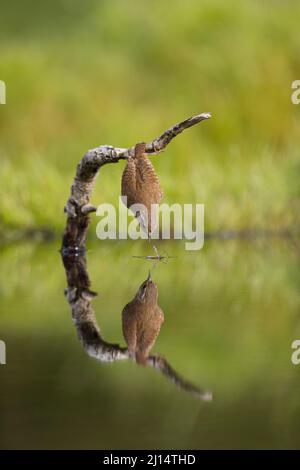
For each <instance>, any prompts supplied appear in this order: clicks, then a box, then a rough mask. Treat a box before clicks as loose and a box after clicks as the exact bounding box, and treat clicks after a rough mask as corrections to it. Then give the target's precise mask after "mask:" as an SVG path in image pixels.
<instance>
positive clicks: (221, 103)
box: [0, 0, 300, 233]
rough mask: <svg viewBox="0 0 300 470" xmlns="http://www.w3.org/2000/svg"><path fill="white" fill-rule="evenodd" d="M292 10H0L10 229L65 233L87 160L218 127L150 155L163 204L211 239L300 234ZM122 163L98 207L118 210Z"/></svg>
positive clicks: (44, 5)
mask: <svg viewBox="0 0 300 470" xmlns="http://www.w3.org/2000/svg"><path fill="white" fill-rule="evenodd" d="M299 15H300V4H299V2H296V1H286V2H279V1H277V0H270V1H269V2H259V1H258V0H252V1H250V0H247V1H244V2H236V1H233V0H228V1H226V2H222V1H220V0H219V1H217V0H209V1H208V0H204V1H201V2H199V1H197V0H190V1H189V2H185V3H183V2H181V1H180V0H174V1H173V2H167V1H158V0H154V1H152V2H151V5H150V4H149V3H148V2H144V1H137V0H134V1H131V2H127V1H125V0H124V1H123V0H115V1H114V2H109V1H108V0H107V1H100V2H96V1H94V0H88V1H86V2H84V3H83V2H80V1H79V0H75V1H72V2H71V1H70V0H64V1H63V0H55V1H51V2H50V1H44V2H39V3H38V2H34V1H33V0H25V1H23V2H21V3H20V2H16V0H12V1H10V2H8V1H6V2H1V31H0V56H1V63H0V79H1V80H5V81H6V84H7V104H6V105H5V106H1V107H0V157H1V167H0V187H1V198H0V221H1V222H0V224H1V227H0V228H1V231H2V232H3V233H4V232H6V231H7V230H12V229H23V228H26V227H27V228H28V227H39V226H47V227H51V228H53V229H54V230H56V231H59V230H61V229H62V227H63V225H64V215H63V213H62V208H63V206H64V203H65V200H66V198H67V197H68V194H69V188H70V184H71V182H72V177H73V175H74V171H75V167H76V165H77V163H78V161H79V159H80V157H81V156H82V154H83V153H84V152H85V151H86V150H87V149H89V148H92V147H95V146H97V145H101V144H106V143H109V144H112V145H116V146H130V145H133V144H134V143H135V142H137V141H139V140H150V139H152V138H153V137H155V136H156V135H158V134H160V133H161V132H162V131H163V130H164V129H166V128H167V127H169V125H171V124H173V123H175V122H177V121H180V120H181V119H184V118H186V117H188V116H190V115H193V114H197V113H199V112H203V111H211V112H212V114H213V119H212V120H211V121H209V122H206V123H202V124H200V125H199V127H196V128H193V129H190V130H188V131H186V133H184V134H183V135H182V136H180V137H179V138H178V139H176V140H175V141H174V142H172V144H170V146H169V147H168V149H167V150H166V152H165V153H164V154H162V155H161V156H159V157H157V158H155V157H154V158H153V160H154V163H155V166H156V168H157V170H158V172H159V175H160V178H161V182H162V185H163V188H164V193H165V198H164V200H165V202H170V203H173V202H182V203H187V202H199V203H204V204H205V206H206V214H205V215H206V220H205V222H206V229H207V230H220V229H241V228H245V227H252V228H255V227H269V228H272V229H277V228H281V227H291V228H295V227H298V228H299V221H300V216H299V202H300V188H299V184H298V175H299V144H300V133H299V116H300V108H299V107H297V106H294V105H292V104H291V100H290V94H291V82H292V81H293V80H295V79H297V78H299V73H300V72H299V70H300V56H299V46H300V36H299V34H298V18H299ZM122 168H123V163H120V164H119V165H111V166H109V167H105V168H104V169H103V170H102V172H101V175H100V176H99V181H98V184H97V188H96V190H95V193H94V198H93V199H94V202H95V203H96V204H99V203H101V202H117V197H118V195H119V192H120V187H119V186H120V184H119V181H120V177H121V172H122Z"/></svg>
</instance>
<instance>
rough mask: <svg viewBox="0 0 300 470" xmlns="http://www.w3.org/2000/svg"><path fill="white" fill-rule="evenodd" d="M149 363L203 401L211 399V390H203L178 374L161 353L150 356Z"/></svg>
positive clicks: (178, 385)
mask: <svg viewBox="0 0 300 470" xmlns="http://www.w3.org/2000/svg"><path fill="white" fill-rule="evenodd" d="M147 364H148V365H150V366H152V367H154V368H155V369H157V370H159V371H160V372H161V373H162V374H163V375H164V376H165V377H167V378H168V379H169V380H171V382H173V383H174V384H175V385H177V387H179V388H181V389H182V390H185V391H186V392H189V393H191V394H192V395H195V396H197V397H198V398H200V399H201V400H203V401H211V400H212V398H213V397H212V393H211V392H209V391H205V390H202V389H201V388H198V387H197V386H196V385H194V384H192V383H191V382H188V381H187V380H185V379H184V378H183V377H181V376H180V375H178V374H177V372H176V371H175V370H174V369H173V368H172V367H171V366H170V364H169V363H168V361H167V360H166V359H165V358H164V357H162V356H160V355H159V354H155V355H151V356H149V357H148V360H147Z"/></svg>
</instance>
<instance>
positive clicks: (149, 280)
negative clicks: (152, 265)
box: [147, 269, 152, 282]
mask: <svg viewBox="0 0 300 470" xmlns="http://www.w3.org/2000/svg"><path fill="white" fill-rule="evenodd" d="M151 281H152V279H151V272H150V269H149V274H148V277H147V282H151Z"/></svg>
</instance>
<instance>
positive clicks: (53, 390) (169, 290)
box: [0, 240, 300, 449]
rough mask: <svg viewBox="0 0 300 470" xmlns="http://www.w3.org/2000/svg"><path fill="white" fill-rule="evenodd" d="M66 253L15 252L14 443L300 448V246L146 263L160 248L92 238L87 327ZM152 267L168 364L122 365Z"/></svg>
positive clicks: (1, 333) (1, 269)
mask: <svg viewBox="0 0 300 470" xmlns="http://www.w3.org/2000/svg"><path fill="white" fill-rule="evenodd" d="M58 248H59V243H53V244H49V243H47V244H46V243H45V244H33V243H29V242H28V243H21V244H15V245H10V246H6V247H2V248H1V253H0V295H1V297H0V315H1V316H0V340H4V341H5V343H6V348H7V364H6V365H0V447H1V448H7V449H14V448H19V449H29V448H35V449H39V448H46V449H47V448H50V449H54V448H55V449H60V448H62V449H64V448H71V449H72V448H82V449H89V448H99V449H116V448H123V449H138V448H147V449H153V448H154V449H163V448H174V449H180V448H185V449H191V448H195V449H202V448H206V449H213V448H266V447H267V448H297V447H299V444H300V365H299V366H295V365H293V364H292V363H291V354H292V349H291V343H292V342H293V341H294V340H295V339H300V316H299V315H300V292H299V281H300V272H299V258H300V254H299V253H300V252H299V244H297V243H295V242H292V241H291V240H272V241H271V240H262V241H260V242H258V241H238V240H235V241H218V240H210V241H207V242H206V243H205V246H204V249H203V250H201V251H199V252H194V253H193V252H186V251H184V246H183V244H182V245H181V244H180V243H177V242H176V243H175V242H172V243H169V244H167V243H161V244H160V246H159V247H158V248H159V250H160V252H161V253H162V252H164V251H166V252H167V253H168V254H169V255H172V256H176V257H174V258H170V259H169V260H168V262H167V263H163V262H160V263H158V264H157V265H156V266H155V267H153V265H152V264H151V262H149V261H145V260H142V259H139V258H134V257H133V256H134V255H137V256H139V255H142V254H149V250H150V248H149V245H148V244H147V243H145V244H143V243H142V242H140V241H139V242H128V241H126V242H125V241H124V242H111V243H103V242H102V243H100V242H98V243H95V244H91V243H90V244H89V251H88V252H87V260H86V261H87V264H86V266H85V265H84V264H83V278H84V279H83V278H82V277H81V278H80V279H81V280H80V282H81V286H79V287H80V288H81V291H82V290H83V289H85V290H86V292H85V294H84V299H85V304H84V305H85V309H86V308H88V310H87V313H86V311H84V309H81V310H80V309H79V312H78V311H77V314H76V312H75V314H74V303H73V318H72V299H73V300H74V298H73V297H72V289H71V291H70V289H69V290H68V291H66V292H65V289H66V287H67V280H66V272H65V270H64V266H63V263H62V260H61V258H60V254H59V253H58ZM150 251H151V250H150ZM150 254H152V253H150ZM165 261H167V260H165ZM150 267H152V269H151V277H152V279H153V281H154V282H155V284H156V285H157V292H158V304H159V306H160V308H161V309H162V311H163V314H164V322H163V323H162V326H161V329H160V332H159V328H156V330H155V334H154V340H155V337H156V335H157V338H156V341H153V342H154V343H155V344H154V345H153V348H152V349H151V352H150V353H149V354H150V356H152V357H160V358H163V359H162V361H164V362H163V364H164V366H160V367H154V365H153V364H154V362H153V361H152V363H151V361H150V360H148V363H147V364H146V365H144V366H143V365H140V364H137V363H136V362H135V361H132V360H130V359H129V358H128V357H121V356H122V355H124V354H125V353H124V351H125V347H126V343H125V340H124V337H123V332H122V310H123V308H124V306H125V305H126V304H128V302H130V301H131V300H132V299H133V298H134V296H135V295H136V293H137V291H138V289H139V287H140V285H141V284H142V282H143V281H144V280H145V279H146V278H147V276H148V273H149V268H150ZM85 270H86V271H85ZM67 274H68V276H69V281H70V276H71V277H72V275H73V276H74V275H75V277H76V273H75V274H74V272H73V274H72V273H71V274H70V271H69V272H68V273H67ZM81 275H82V272H81ZM84 276H89V278H90V281H91V286H90V287H88V286H84V285H83V284H84V283H86V282H87V278H86V277H84ZM82 279H83V280H82ZM82 282H83V284H82ZM69 284H70V282H69ZM77 288H78V286H77ZM75 291H76V288H75ZM93 292H97V293H98V295H97V296H94V295H93ZM66 294H67V297H66ZM70 296H71V297H70ZM76 315H77V317H76ZM84 315H87V317H86V318H85V319H86V320H87V323H88V324H89V327H90V328H91V329H90V330H88V331H87V330H86V328H85V329H80V328H81V327H80V326H78V325H79V323H80V321H79V323H78V318H79V320H80V319H82V318H83V317H84ZM157 330H158V331H157ZM103 345H104V350H103V348H102V347H103ZM114 345H115V346H114ZM117 345H119V346H117ZM105 348H106V349H105ZM107 348H108V353H109V354H116V356H113V358H114V359H115V360H114V361H113V362H104V361H103V359H107V355H106V356H105V354H107ZM103 351H104V356H103V354H102V353H103ZM116 351H117V352H116ZM118 355H119V356H118ZM92 356H96V357H92ZM125 356H126V354H125ZM110 358H111V357H110ZM160 364H162V363H160ZM210 393H211V394H212V396H213V399H212V400H211V401H210V400H207V399H206V400H203V397H204V398H209V397H210Z"/></svg>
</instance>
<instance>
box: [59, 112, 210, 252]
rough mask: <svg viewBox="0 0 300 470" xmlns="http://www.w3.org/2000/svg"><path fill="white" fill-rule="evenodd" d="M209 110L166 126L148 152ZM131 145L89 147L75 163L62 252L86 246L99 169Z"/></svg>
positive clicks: (159, 148) (161, 146)
mask: <svg viewBox="0 0 300 470" xmlns="http://www.w3.org/2000/svg"><path fill="white" fill-rule="evenodd" d="M210 117H211V115H210V114H209V113H202V114H198V115H197V116H193V117H191V118H189V119H186V120H185V121H182V122H180V123H179V124H175V125H174V126H172V127H170V128H169V129H167V130H166V131H165V132H164V133H163V134H162V135H161V136H159V137H157V138H156V139H154V140H153V141H152V142H149V143H147V145H146V152H147V153H149V155H155V154H158V153H160V152H161V151H162V150H163V149H164V148H165V147H166V146H167V145H168V144H169V143H170V142H171V140H172V139H174V137H176V136H177V135H178V134H180V133H181V132H182V131H184V130H185V129H188V128H189V127H191V126H194V125H195V124H198V123H199V122H201V121H204V120H206V119H209V118H210ZM133 150H134V147H131V148H128V149H126V148H116V147H112V146H110V145H102V146H100V147H96V148H94V149H91V150H88V151H87V152H86V154H85V155H84V156H83V158H82V159H81V161H80V163H79V164H78V166H77V171H76V176H75V178H74V182H73V184H72V187H71V195H70V197H69V199H68V201H67V203H66V206H65V212H66V213H67V224H66V229H65V233H64V236H63V242H62V252H63V253H73V252H79V251H84V250H85V243H86V235H87V229H88V226H89V214H90V213H91V212H94V211H95V210H96V208H95V207H94V206H92V205H91V204H90V198H91V195H92V191H93V188H94V184H95V181H96V177H97V174H98V171H99V169H100V168H101V167H102V166H103V165H106V164H107V163H117V162H118V161H119V160H126V159H127V158H128V157H129V156H130V155H133Z"/></svg>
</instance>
